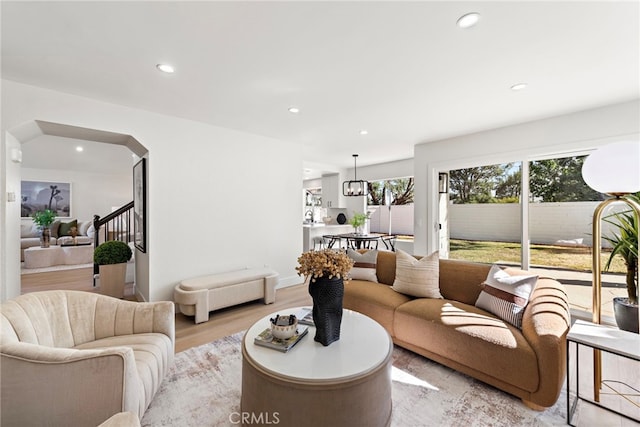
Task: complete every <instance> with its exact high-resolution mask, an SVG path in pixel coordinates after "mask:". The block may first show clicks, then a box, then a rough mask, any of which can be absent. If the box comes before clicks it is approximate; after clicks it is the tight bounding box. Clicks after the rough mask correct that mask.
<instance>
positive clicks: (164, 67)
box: [156, 64, 175, 73]
mask: <svg viewBox="0 0 640 427" xmlns="http://www.w3.org/2000/svg"><path fill="white" fill-rule="evenodd" d="M156 68H157V69H158V70H160V71H162V72H163V73H173V72H174V71H175V69H174V68H173V66H172V65H169V64H158V65H156Z"/></svg>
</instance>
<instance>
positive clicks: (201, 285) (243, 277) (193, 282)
mask: <svg viewBox="0 0 640 427" xmlns="http://www.w3.org/2000/svg"><path fill="white" fill-rule="evenodd" d="M275 274H278V273H276V272H275V271H273V270H271V269H268V268H251V269H246V270H238V271H229V272H226V273H219V274H211V275H209V276H202V277H195V278H193V279H186V280H183V281H182V282H180V289H182V290H185V291H199V290H202V289H216V288H222V287H225V286H229V285H235V284H236V283H242V282H250V281H253V280H258V279H263V278H265V277H269V276H273V275H275Z"/></svg>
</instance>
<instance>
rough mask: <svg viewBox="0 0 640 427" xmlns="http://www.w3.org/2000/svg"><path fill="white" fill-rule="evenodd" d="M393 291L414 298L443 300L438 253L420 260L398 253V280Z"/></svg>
mask: <svg viewBox="0 0 640 427" xmlns="http://www.w3.org/2000/svg"><path fill="white" fill-rule="evenodd" d="M391 289H393V290H394V291H397V292H400V293H403V294H406V295H411V296H414V297H425V298H442V295H441V294H440V264H439V256H438V252H434V253H432V254H431V255H429V256H426V257H424V258H421V259H419V260H418V259H416V258H415V257H413V256H411V255H409V254H408V253H406V252H404V251H401V250H398V251H396V280H395V281H394V282H393V286H392V287H391Z"/></svg>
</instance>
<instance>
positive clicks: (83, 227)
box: [78, 221, 93, 236]
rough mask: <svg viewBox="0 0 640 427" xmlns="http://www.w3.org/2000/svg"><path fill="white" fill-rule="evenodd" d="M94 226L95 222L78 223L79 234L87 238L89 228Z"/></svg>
mask: <svg viewBox="0 0 640 427" xmlns="http://www.w3.org/2000/svg"><path fill="white" fill-rule="evenodd" d="M92 225H93V221H81V222H79V223H78V234H79V235H80V236H86V235H87V230H89V227H91V226H92Z"/></svg>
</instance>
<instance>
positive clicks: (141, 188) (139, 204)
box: [133, 158, 147, 252]
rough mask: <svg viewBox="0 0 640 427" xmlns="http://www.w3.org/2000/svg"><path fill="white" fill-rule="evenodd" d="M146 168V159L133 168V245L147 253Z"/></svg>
mask: <svg viewBox="0 0 640 427" xmlns="http://www.w3.org/2000/svg"><path fill="white" fill-rule="evenodd" d="M146 201H147V168H146V159H144V158H143V159H140V161H139V162H138V163H136V164H135V165H134V166H133V232H134V244H135V246H136V248H137V249H138V250H139V251H141V252H147V206H146V205H147V203H146Z"/></svg>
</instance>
